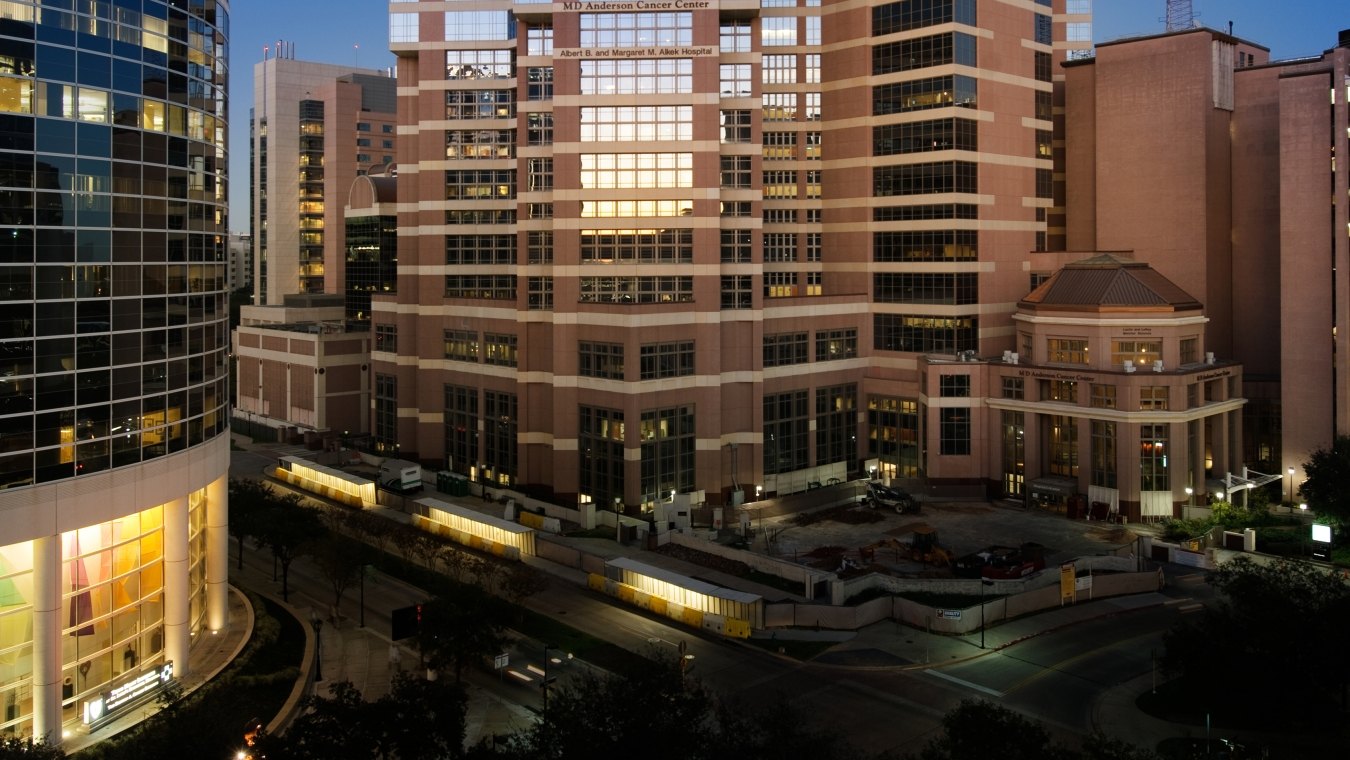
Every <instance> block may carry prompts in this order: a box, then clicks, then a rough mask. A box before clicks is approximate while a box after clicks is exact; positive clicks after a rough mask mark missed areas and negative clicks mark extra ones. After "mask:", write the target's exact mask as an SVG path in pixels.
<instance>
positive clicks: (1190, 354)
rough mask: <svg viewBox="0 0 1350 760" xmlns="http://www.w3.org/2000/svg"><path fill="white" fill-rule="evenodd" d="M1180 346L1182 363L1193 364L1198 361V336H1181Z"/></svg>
mask: <svg viewBox="0 0 1350 760" xmlns="http://www.w3.org/2000/svg"><path fill="white" fill-rule="evenodd" d="M1180 348H1181V356H1180V358H1181V363H1182V364H1195V363H1196V362H1198V361H1200V339H1199V338H1182V339H1181V345H1180Z"/></svg>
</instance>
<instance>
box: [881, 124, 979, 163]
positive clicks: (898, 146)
mask: <svg viewBox="0 0 1350 760" xmlns="http://www.w3.org/2000/svg"><path fill="white" fill-rule="evenodd" d="M978 135H979V124H978V122H975V121H973V120H971V119H934V120H932V121H914V122H909V123H906V124H885V125H882V126H877V127H872V155H874V156H890V155H896V154H904V153H927V152H930V151H935V150H978V149H979V139H978Z"/></svg>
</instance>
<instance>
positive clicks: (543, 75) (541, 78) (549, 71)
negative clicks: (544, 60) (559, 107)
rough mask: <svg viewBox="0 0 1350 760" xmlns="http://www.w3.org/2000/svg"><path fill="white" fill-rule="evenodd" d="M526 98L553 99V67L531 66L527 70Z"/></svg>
mask: <svg viewBox="0 0 1350 760" xmlns="http://www.w3.org/2000/svg"><path fill="white" fill-rule="evenodd" d="M525 82H526V87H525V99H526V100H553V67H552V66H530V67H529V68H527V69H526V70H525Z"/></svg>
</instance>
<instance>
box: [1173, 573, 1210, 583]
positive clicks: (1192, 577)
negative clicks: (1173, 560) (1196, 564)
mask: <svg viewBox="0 0 1350 760" xmlns="http://www.w3.org/2000/svg"><path fill="white" fill-rule="evenodd" d="M1204 582H1205V576H1204V574H1203V573H1189V574H1187V575H1179V576H1177V583H1185V584H1196V583H1204Z"/></svg>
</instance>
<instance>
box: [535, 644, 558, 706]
mask: <svg viewBox="0 0 1350 760" xmlns="http://www.w3.org/2000/svg"><path fill="white" fill-rule="evenodd" d="M550 649H557V647H555V646H553V645H552V644H545V645H544V681H543V683H541V684H539V688H540V689H541V690H543V692H544V712H543V717H544V721H545V722H547V721H548V687H549V684H551V683H553V681H554V680H556V679H552V678H549V677H548V650H550Z"/></svg>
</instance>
